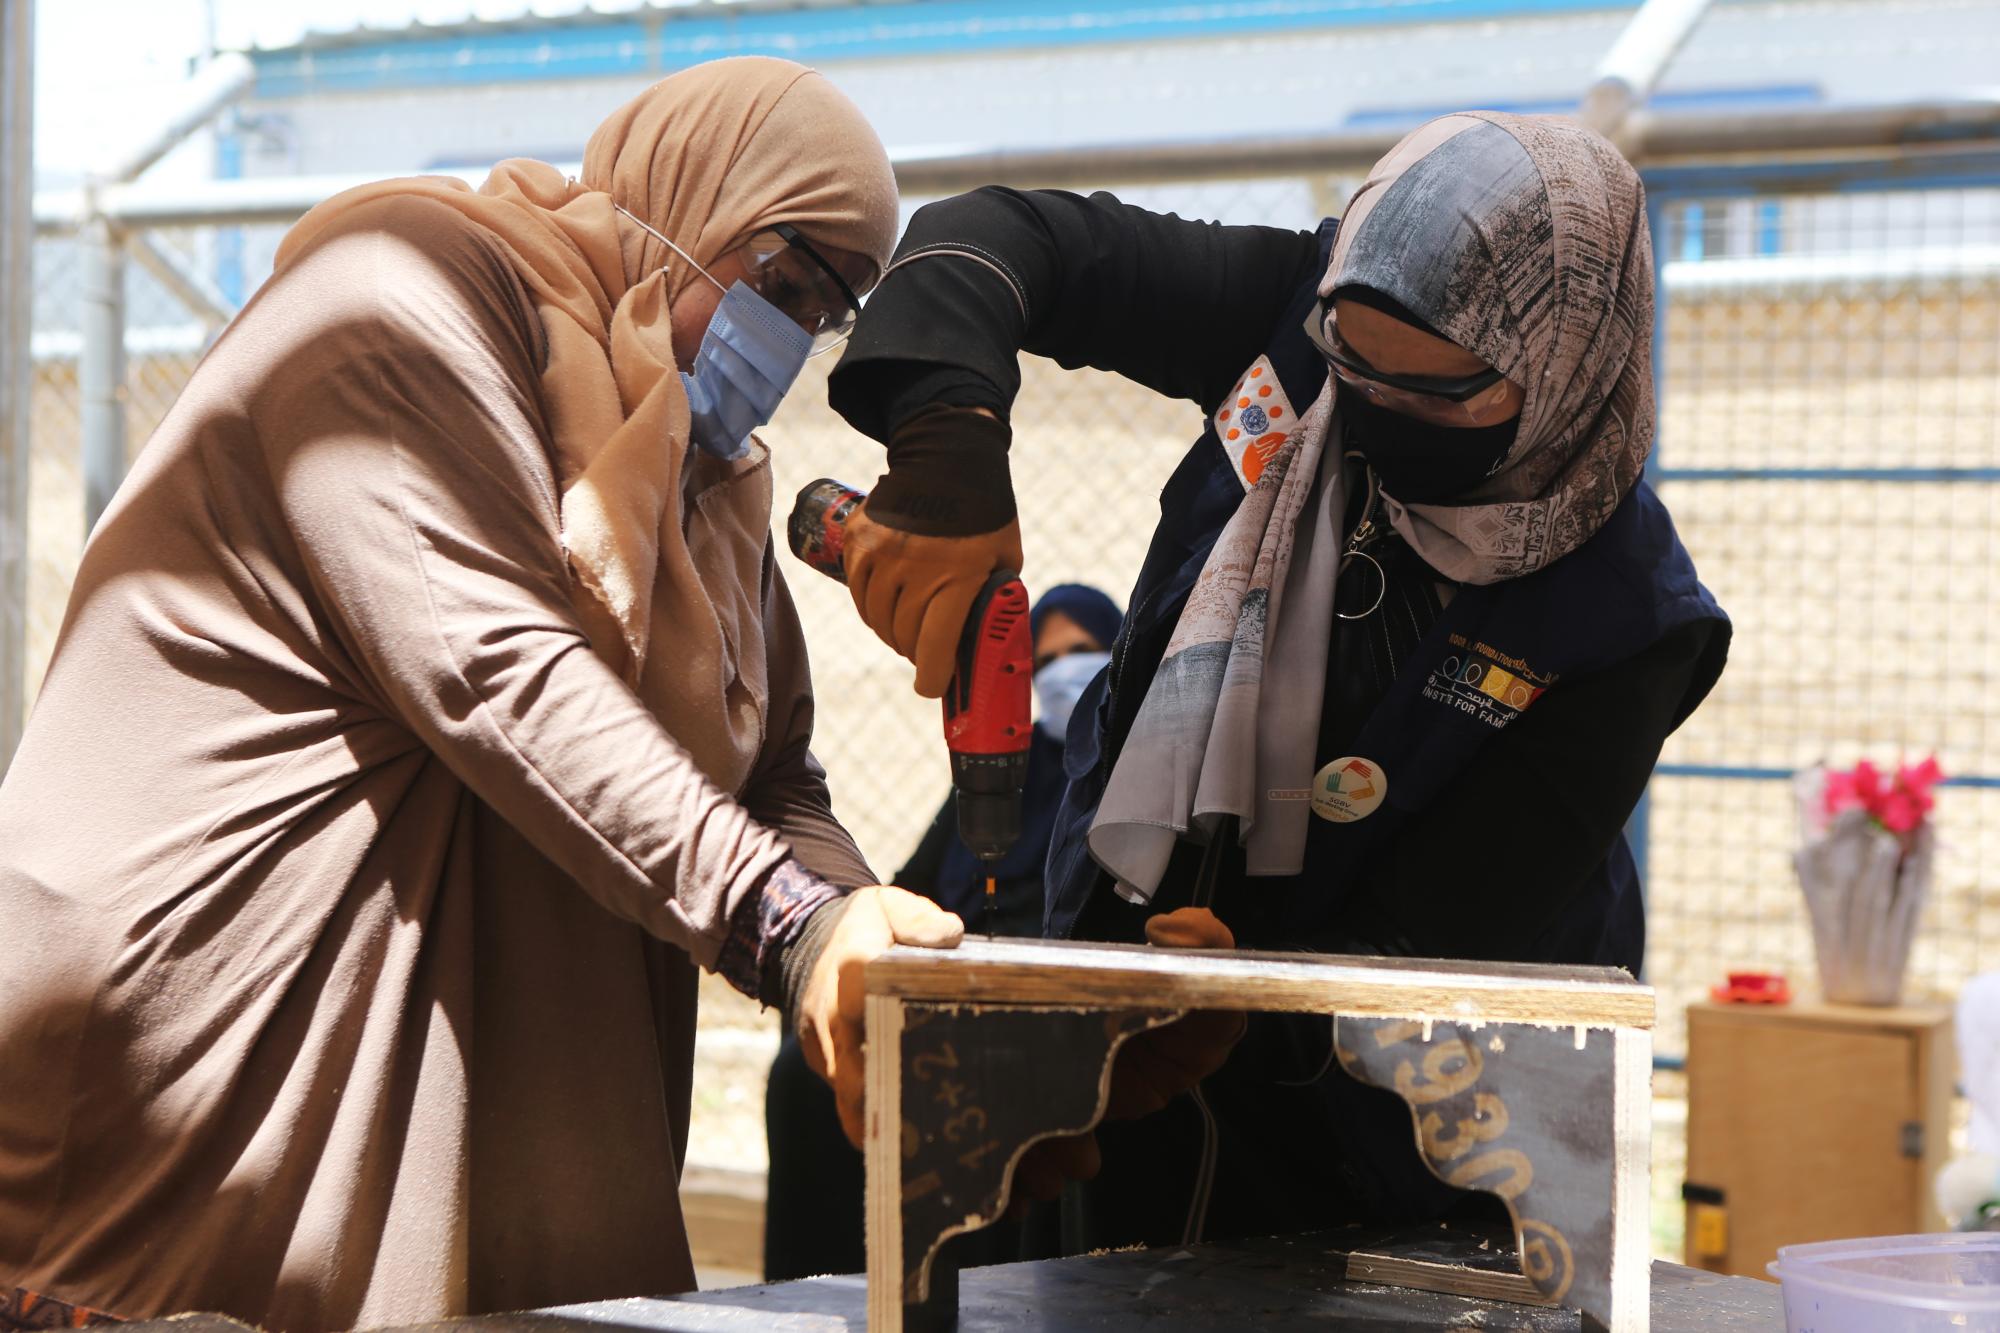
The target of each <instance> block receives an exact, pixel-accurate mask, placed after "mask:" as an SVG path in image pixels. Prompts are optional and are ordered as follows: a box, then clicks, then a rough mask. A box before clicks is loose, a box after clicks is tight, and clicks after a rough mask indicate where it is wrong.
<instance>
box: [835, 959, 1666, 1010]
mask: <svg viewBox="0 0 2000 1333" xmlns="http://www.w3.org/2000/svg"><path fill="white" fill-rule="evenodd" d="M867 979H868V980H867V984H868V991H869V993H870V994H871V995H894V996H899V997H901V998H903V999H922V1000H942V1001H959V1002H990V1003H1011V1004H1042V1005H1063V1004H1073V1005H1088V1006H1092V1007H1097V1008H1126V1007H1130V1008H1171V1009H1190V1008H1200V1009H1243V1010H1262V1011H1267V1012H1304V1013H1328V1014H1331V1013H1342V1014H1351V1015H1355V1016H1376V1017H1398V1018H1404V1017H1408V1018H1425V1017H1430V1018H1439V1019H1449V1020H1453V1021H1460V1022H1482V1021H1483V1022H1503V1021H1504V1022H1524V1023H1546V1024H1552V1025H1579V1026H1587V1027H1628V1028H1648V1029H1649V1028H1651V1027H1652V1025H1653V992H1652V990H1651V989H1650V988H1649V987H1646V986H1642V985H1640V984H1639V983H1638V982H1636V981H1634V980H1633V979H1632V978H1631V977H1630V976H1629V975H1628V974H1626V973H1625V972H1623V971H1620V970H1619V969H1617V968H1608V967H1605V968H1599V967H1552V966H1535V965H1530V964H1515V965H1507V964H1499V963H1464V962H1456V961H1443V960H1436V959H1409V958H1352V957H1339V956H1330V955H1318V954H1285V953H1247V952H1242V951H1222V950H1215V951H1211V950H1192V949H1171V950H1169V949H1155V948H1148V947H1144V946H1128V945H1115V944H1083V943H1072V942H1068V941H1061V940H1041V941H1035V942H1031V943H1030V942H1019V941H1002V940H976V939H968V940H966V941H965V942H964V943H963V944H961V945H960V946H959V947H958V948H956V949H912V948H906V947H901V946H899V947H897V948H894V949H891V950H890V951H889V952H888V953H887V954H885V955H883V956H882V957H881V958H878V959H876V960H875V961H874V962H872V963H870V964H869V966H868V973H867Z"/></svg>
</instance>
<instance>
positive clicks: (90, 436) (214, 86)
mask: <svg viewBox="0 0 2000 1333" xmlns="http://www.w3.org/2000/svg"><path fill="white" fill-rule="evenodd" d="M256 79H257V67H256V65H255V64H254V63H253V62H252V61H251V60H250V58H249V57H248V56H246V55H243V54H241V53H240V52H231V53H230V54H228V55H225V56H219V57H217V58H216V59H214V60H211V61H209V62H208V64H206V65H204V66H202V68H201V69H200V71H198V72H197V73H196V74H195V76H194V77H193V78H192V79H190V80H189V81H188V83H187V85H186V87H185V88H183V89H182V94H181V98H180V102H179V104H178V105H177V106H176V107H175V108H174V110H173V111H171V112H170V113H169V114H167V115H166V116H164V117H163V118H162V119H161V121H160V126H159V128H158V129H157V130H156V131H154V132H153V133H152V134H149V135H148V136H146V138H144V139H142V140H140V141H139V142H138V143H137V144H135V145H133V147H132V148H131V149H130V150H129V151H127V152H126V154H125V155H124V156H123V157H121V158H119V159H117V160H116V161H115V162H113V163H112V164H111V165H110V166H109V167H108V168H107V169H106V170H104V171H102V172H99V173H97V174H95V175H93V176H92V178H91V179H90V181H89V182H88V183H86V184H85V186H84V188H83V190H82V192H81V193H80V195H79V196H78V198H79V199H80V201H81V204H82V207H81V210H80V212H79V215H78V216H79V223H78V229H77V230H78V237H77V240H78V249H79V250H80V251H81V255H80V258H81V261H82V269H83V309H82V312H81V318H80V319H79V320H78V326H79V331H80V332H81V334H82V336H83V350H82V352H81V354H80V355H79V357H78V363H77V372H76V375H77V391H78V396H79V397H81V399H82V400H83V411H82V428H83V517H84V530H85V531H86V532H87V531H90V530H91V529H94V528H95V527H96V526H97V520H98V519H99V518H100V517H102V516H103V514H104V509H105V506H106V505H108V504H110V503H111V496H112V494H113V493H114V492H115V491H117V489H118V483H119V482H120V481H122V480H124V477H125V449H126V438H125V433H126V424H125V267H126V255H125V238H124V235H123V234H122V233H123V229H122V226H121V224H120V223H119V222H118V221H117V220H116V219H115V217H114V213H113V210H112V209H111V207H110V206H109V203H108V200H109V198H110V196H111V194H112V192H113V191H115V190H117V189H119V188H120V187H123V186H127V185H129V184H131V183H132V182H133V181H135V180H136V179H137V178H138V177H139V176H140V175H141V174H142V173H144V172H145V170H146V169H147V168H148V167H150V166H152V165H153V164H154V163H155V162H158V161H159V160H160V159H161V158H163V157H165V156H166V155H167V154H168V153H170V152H172V151H173V150H174V148H175V147H176V146H178V145H179V144H180V143H181V142H182V141H183V140H185V139H186V138H187V137H188V136H189V135H191V134H193V133H195V132H196V131H197V130H199V129H201V128H202V126H204V125H206V124H208V122H209V121H211V120H213V119H214V118H215V117H216V116H217V115H219V114H221V113H222V112H223V111H224V110H225V109H227V108H228V107H230V106H233V105H234V104H235V103H236V101H237V100H238V99H239V98H241V97H242V96H243V94H245V93H247V92H248V91H250V88H251V85H252V84H254V83H255V82H256Z"/></svg>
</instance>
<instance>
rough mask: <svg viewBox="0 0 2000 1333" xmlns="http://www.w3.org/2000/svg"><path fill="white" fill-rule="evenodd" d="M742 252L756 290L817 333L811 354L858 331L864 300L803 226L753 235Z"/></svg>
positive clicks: (785, 225) (746, 274)
mask: <svg viewBox="0 0 2000 1333" xmlns="http://www.w3.org/2000/svg"><path fill="white" fill-rule="evenodd" d="M736 254H737V258H738V260H739V262H741V264H742V265H743V280H744V281H745V282H747V283H749V284H750V288H751V290H753V291H755V292H756V293H757V294H758V295H759V296H761V297H763V298H764V299H765V300H766V301H769V302H770V303H771V304H772V305H774V306H776V307H777V308H778V309H780V310H782V311H784V312H785V314H786V315H788V316H790V317H791V318H792V320H794V321H795V322H796V323H797V324H798V326H799V327H800V328H802V329H804V330H805V331H806V332H807V333H810V334H811V335H812V339H813V345H812V352H811V353H810V355H812V356H818V355H819V354H820V353H821V352H825V351H830V350H831V349H833V348H835V347H838V346H839V345H840V344H841V343H842V342H844V341H845V340H846V338H847V335H848V334H850V333H852V332H853V331H854V321H855V320H856V319H857V318H859V317H860V314H861V298H860V297H859V296H857V295H856V294H855V291H854V288H853V287H851V286H849V285H848V281H847V279H846V278H845V277H843V276H842V275H841V272H840V270H839V269H837V268H835V267H834V266H833V264H832V263H831V262H830V261H829V260H828V259H827V257H826V256H825V255H822V254H821V253H820V252H819V251H817V250H815V249H813V247H812V244H811V243H810V242H809V241H807V240H806V238H805V237H804V236H802V235H800V234H799V231H798V228H796V227H794V226H792V225H791V224H790V223H785V222H780V223H779V224H778V225H777V226H775V227H773V228H771V229H770V230H769V231H764V232H759V233H757V235H755V236H752V237H751V238H750V239H749V240H748V241H746V242H744V243H743V245H742V246H741V247H740V248H739V249H738V250H737V252H736Z"/></svg>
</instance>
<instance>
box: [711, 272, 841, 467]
mask: <svg viewBox="0 0 2000 1333" xmlns="http://www.w3.org/2000/svg"><path fill="white" fill-rule="evenodd" d="M811 351H812V335H811V334H810V333H807V332H806V331H805V330H804V329H802V328H800V327H799V326H798V325H797V324H796V323H794V322H793V321H792V320H790V319H787V318H786V317H785V313H784V312H783V311H781V310H779V309H778V308H777V307H776V306H774V305H772V304H771V303H770V302H769V301H766V300H765V299H764V298H763V297H761V296H759V295H757V293H755V292H753V291H751V290H750V288H749V287H748V286H747V285H745V284H744V283H741V282H739V283H737V284H736V285H735V286H733V287H731V288H730V289H729V290H728V291H727V292H726V293H724V294H723V297H722V303H721V304H720V305H718V306H716V307H715V314H714V315H713V316H712V317H711V318H710V319H709V321H708V332H707V334H706V335H704V336H703V338H702V340H701V350H700V351H698V352H696V353H695V357H694V369H693V370H684V371H682V372H681V383H682V384H683V385H684V386H686V388H687V397H688V432H689V434H691V435H692V436H693V437H694V442H695V443H696V444H697V445H699V446H700V447H701V448H702V449H703V450H704V451H705V452H707V453H711V454H713V455H715V456H716V457H717V458H721V459H732V458H741V457H742V456H743V454H744V451H745V450H747V449H748V448H749V447H750V432H751V431H754V430H756V429H757V428H759V427H760V426H763V425H764V424H765V423H766V422H768V421H770V419H771V417H772V415H773V414H774V413H776V412H777V410H778V404H779V403H780V402H781V401H783V399H784V397H785V394H786V392H787V391H789V390H790V389H791V387H792V382H793V381H794V380H796V379H798V377H799V371H801V370H802V369H804V368H805V364H806V356H807V354H808V353H810V352H811Z"/></svg>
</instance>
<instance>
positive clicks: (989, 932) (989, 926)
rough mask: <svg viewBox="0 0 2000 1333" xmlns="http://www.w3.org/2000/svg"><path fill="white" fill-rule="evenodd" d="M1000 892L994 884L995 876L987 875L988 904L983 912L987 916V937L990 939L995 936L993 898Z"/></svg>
mask: <svg viewBox="0 0 2000 1333" xmlns="http://www.w3.org/2000/svg"><path fill="white" fill-rule="evenodd" d="M998 893H999V891H998V890H997V889H996V888H995V887H994V884H993V876H991V875H988V876H987V877H986V905H985V907H984V909H982V914H983V915H984V916H985V917H986V938H987V939H989V940H990V939H992V938H993V900H994V899H995V898H996V897H997V896H998Z"/></svg>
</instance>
